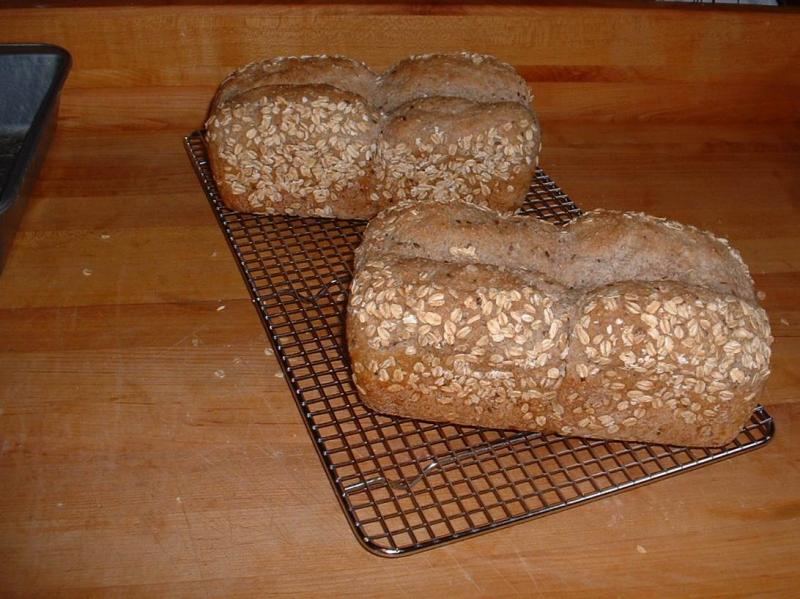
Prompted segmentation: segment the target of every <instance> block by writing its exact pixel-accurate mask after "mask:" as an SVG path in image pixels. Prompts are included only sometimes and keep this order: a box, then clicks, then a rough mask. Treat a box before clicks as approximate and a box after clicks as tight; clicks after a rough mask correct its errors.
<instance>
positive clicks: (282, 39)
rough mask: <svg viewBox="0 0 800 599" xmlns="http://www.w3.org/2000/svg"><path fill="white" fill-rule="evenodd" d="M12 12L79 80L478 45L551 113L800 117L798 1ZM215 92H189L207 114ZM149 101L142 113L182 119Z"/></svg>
mask: <svg viewBox="0 0 800 599" xmlns="http://www.w3.org/2000/svg"><path fill="white" fill-rule="evenodd" d="M2 17H3V18H2V20H0V38H1V39H3V40H5V41H31V40H46V41H49V42H51V43H56V44H60V45H62V46H64V47H65V48H67V49H68V50H69V51H70V52H71V53H72V54H73V56H74V57H75V66H74V69H73V72H72V74H71V76H70V80H69V88H70V89H83V90H94V89H97V88H125V89H127V88H131V87H133V88H136V87H151V86H165V87H172V86H188V87H195V86H198V87H208V86H214V85H216V84H217V82H218V81H219V80H220V79H221V78H222V77H223V76H225V75H226V74H227V73H229V72H230V71H231V70H233V69H234V68H236V67H238V66H240V65H241V64H244V63H246V62H249V61H251V60H255V59H259V58H263V57H266V56H274V55H285V54H315V53H340V54H346V55H349V56H353V57H355V58H360V59H362V60H365V61H366V62H367V63H368V64H370V65H371V66H373V67H374V68H376V69H383V68H385V67H386V66H388V65H389V64H391V63H392V62H394V61H395V60H397V59H398V58H401V57H403V56H406V55H408V54H411V53H416V52H423V51H425V52H427V51H455V50H462V49H465V48H466V49H471V50H474V51H478V52H490V53H494V54H496V55H498V56H499V57H501V58H502V59H504V60H506V61H508V62H510V63H512V64H514V65H515V66H517V67H518V68H520V70H521V71H522V72H523V74H524V75H525V76H526V77H527V78H528V80H529V81H530V82H531V85H532V86H533V88H534V91H535V93H536V95H537V103H538V106H539V110H540V112H541V115H542V117H543V118H548V119H555V118H564V119H570V120H575V119H589V120H611V121H616V120H632V119H633V120H637V121H640V120H645V121H660V122H674V121H688V120H694V121H698V122H705V123H707V122H710V121H714V122H730V121H746V122H750V121H771V122H775V121H785V120H792V119H797V117H798V110H797V103H796V101H795V99H796V98H797V96H798V88H800V74H799V73H798V69H797V68H796V64H797V63H798V60H800V39H798V36H797V35H796V32H797V28H798V23H800V12H798V11H792V10H789V11H782V12H780V14H779V16H778V14H776V13H775V12H774V11H719V10H716V11H698V10H691V9H689V8H671V9H653V8H652V7H643V8H638V9H637V8H631V7H627V8H612V7H576V6H559V5H554V6H519V5H465V6H455V5H450V6H447V7H445V8H443V9H440V10H437V9H436V8H435V7H430V6H426V5H366V6H365V5H363V4H355V5H346V4H344V5H342V4H336V5H324V4H323V5H317V6H312V7H307V6H292V5H280V4H273V5H267V6H242V5H236V6H224V7H222V6H220V7H213V6H211V7H209V6H160V7H116V8H113V7H112V8H95V7H83V8H58V9H55V8H54V9H49V10H47V11H42V10H40V9H7V10H3V11H2ZM576 42H579V43H576ZM206 93H207V92H205V91H204V92H201V95H200V96H199V99H200V100H201V101H199V102H196V101H193V102H189V101H188V99H187V102H186V104H191V106H192V107H193V108H192V109H191V110H193V111H195V112H192V113H191V115H189V114H186V116H187V117H189V116H191V118H192V119H193V122H194V123H197V122H198V119H197V116H198V115H199V114H201V113H202V110H201V108H202V109H204V107H205V104H206V102H207V99H206V98H207V95H206ZM91 95H92V93H91V92H89V98H91ZM123 98H124V96H123ZM128 106H135V104H133V103H129V104H128ZM148 108H149V107H147V106H142V107H141V110H140V111H139V112H138V113H137V114H138V117H137V118H138V119H140V120H145V119H148V118H155V119H157V120H163V119H165V118H167V119H169V118H174V117H176V116H178V115H175V114H172V113H171V111H172V110H174V108H166V109H165V110H161V109H160V108H159V106H153V107H152V110H148ZM186 110H190V109H189V108H188V107H186V106H184V107H183V109H182V113H181V114H184V113H185V111H186ZM198 110H200V112H199V113H198V112H196V111H198ZM95 115H96V112H91V111H87V112H86V113H81V116H82V118H84V119H87V120H90V119H91V118H92V117H93V116H95ZM173 122H174V121H173ZM176 124H177V122H176ZM181 124H183V122H181Z"/></svg>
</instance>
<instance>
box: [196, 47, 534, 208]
mask: <svg viewBox="0 0 800 599" xmlns="http://www.w3.org/2000/svg"><path fill="white" fill-rule="evenodd" d="M361 121H363V122H361ZM206 129H207V137H206V139H207V142H208V149H209V156H210V162H211V167H212V172H213V173H214V178H215V180H216V182H217V185H218V187H219V189H220V195H221V197H222V199H223V201H224V202H225V203H226V204H227V205H228V206H229V207H231V208H233V209H235V210H239V211H244V212H259V213H267V214H274V213H283V214H295V215H301V216H327V217H340V218H371V217H372V216H374V215H375V214H377V213H378V212H379V211H380V210H382V209H384V208H386V207H387V206H390V205H392V204H393V203H396V202H397V201H400V200H402V199H405V198H414V199H417V200H420V201H423V200H427V199H440V200H441V199H453V198H461V199H464V200H466V201H469V202H474V203H476V204H479V205H485V206H489V207H491V208H493V209H496V210H499V211H501V212H512V211H514V210H516V209H517V208H519V207H520V206H521V205H522V202H523V200H524V197H525V194H526V192H527V190H528V187H529V186H530V183H531V181H532V179H533V176H534V171H535V169H536V166H537V164H538V153H539V150H540V147H541V142H540V133H539V125H538V122H537V120H536V117H535V115H534V113H533V110H532V108H531V96H530V91H529V90H528V87H527V85H526V84H525V81H524V80H523V79H522V78H521V77H520V76H519V75H518V74H517V73H516V71H514V69H513V68H512V67H510V66H509V65H506V64H504V63H501V62H500V61H498V60H497V59H495V58H492V57H488V56H483V55H478V54H470V53H459V54H448V55H438V54H434V55H424V56H418V57H412V58H410V59H407V60H404V61H401V62H400V63H398V64H397V65H396V66H395V67H393V68H392V69H390V70H389V71H387V73H386V74H385V75H384V76H382V77H377V76H375V75H374V74H373V73H372V72H371V71H370V70H369V69H368V68H367V67H366V66H365V65H364V64H362V63H359V62H357V61H353V60H350V59H347V58H343V57H338V56H334V57H331V56H305V57H288V58H276V59H270V60H266V61H262V62H258V63H253V64H251V65H247V66H245V67H243V68H241V69H239V70H238V71H236V72H234V73H233V74H231V75H230V76H229V77H228V78H226V79H225V80H224V81H223V82H222V84H221V85H220V88H219V90H218V91H217V94H216V96H215V98H214V100H213V101H212V103H211V109H210V111H209V116H208V119H207V122H206ZM323 171H324V172H323ZM309 173H310V174H309Z"/></svg>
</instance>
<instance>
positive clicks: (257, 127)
mask: <svg viewBox="0 0 800 599" xmlns="http://www.w3.org/2000/svg"><path fill="white" fill-rule="evenodd" d="M379 121H380V117H379V115H378V114H377V113H376V112H375V110H374V109H373V108H372V107H371V106H370V105H369V104H368V103H367V102H366V101H365V100H364V99H363V98H362V97H361V96H359V95H357V94H353V93H351V92H346V91H342V90H340V89H337V88H335V87H332V86H330V85H324V84H314V85H268V86H264V87H259V88H255V89H251V90H249V91H246V92H243V93H241V94H239V95H238V96H235V97H233V98H231V99H229V100H227V101H225V102H224V103H223V104H221V105H220V107H219V108H218V109H217V110H216V111H214V114H213V116H212V117H211V118H209V120H208V122H207V123H206V131H207V138H206V139H207V142H208V154H209V159H210V161H211V168H212V172H213V173H214V177H215V179H216V182H217V187H218V188H219V190H220V194H221V196H222V198H223V199H224V201H225V203H226V204H227V205H228V206H229V207H230V208H233V209H234V210H239V211H242V212H260V213H265V214H275V213H280V214H292V215H299V216H324V217H333V216H336V217H340V218H369V217H370V216H372V215H373V214H375V211H376V207H375V206H373V205H371V201H370V199H369V193H368V190H369V189H370V188H371V187H372V186H373V183H372V178H373V170H372V162H371V160H372V156H373V155H374V153H375V139H376V137H377V131H378V127H379Z"/></svg>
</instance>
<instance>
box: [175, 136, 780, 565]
mask: <svg viewBox="0 0 800 599" xmlns="http://www.w3.org/2000/svg"><path fill="white" fill-rule="evenodd" d="M185 144H186V149H187V151H188V153H189V156H190V157H191V159H192V163H193V165H194V168H195V170H196V171H197V175H198V177H199V179H200V182H201V183H202V186H203V189H204V191H205V193H206V196H207V197H208V200H209V202H210V203H211V206H212V208H213V210H214V214H215V215H216V217H217V220H218V221H219V224H220V227H221V228H222V230H223V232H224V233H225V236H226V238H227V239H228V243H229V244H230V247H231V250H232V251H233V254H234V256H235V258H236V261H237V263H238V265H239V268H240V270H241V273H242V276H243V277H244V279H245V282H246V283H247V287H248V289H249V291H250V295H251V297H252V299H253V303H254V304H255V306H256V309H257V310H258V314H259V316H260V317H261V321H262V322H263V324H264V328H265V329H266V332H267V335H268V337H269V338H270V341H271V342H272V345H273V347H274V348H275V352H276V355H277V357H278V361H279V362H280V365H281V367H282V368H283V371H284V374H285V375H286V379H287V381H288V383H289V388H290V389H291V391H292V394H293V395H294V398H295V400H296V402H297V406H298V408H299V410H300V412H301V414H302V415H303V418H304V420H305V423H306V425H307V427H308V431H309V433H310V435H311V437H312V439H313V440H314V443H315V445H316V448H317V452H318V453H319V456H320V459H321V460H322V463H323V465H324V466H325V469H326V471H327V473H328V477H329V479H330V481H331V484H332V485H333V488H334V491H335V492H336V496H337V498H338V499H339V503H340V504H341V506H342V508H343V510H344V512H345V514H346V515H347V519H348V521H349V523H350V525H351V527H352V529H353V532H354V533H355V534H356V536H357V537H358V539H359V541H360V542H361V543H362V544H363V545H364V547H366V548H367V549H368V550H369V551H371V552H373V553H376V554H378V555H382V556H399V555H408V554H410V553H412V552H415V551H419V550H423V549H428V548H430V547H434V546H436V545H441V544H443V543H447V542H451V541H455V540H457V539H463V538H466V537H469V536H472V535H476V534H480V533H484V532H487V531H490V530H494V529H496V528H500V527H503V526H508V525H510V524H514V523H517V522H522V521H524V520H529V519H531V518H535V517H537V516H541V515H544V514H548V513H551V512H554V511H557V510H561V509H564V508H567V507H571V506H574V505H578V504H580V503H585V502H587V501H589V500H592V499H597V498H599V497H603V496H605V495H609V494H611V493H615V492H618V491H622V490H625V489H629V488H632V487H635V486H638V485H642V484H645V483H648V482H652V481H654V480H658V479H660V478H664V477H666V476H669V475H672V474H677V473H679V472H685V471H687V470H691V469H694V468H697V467H699V466H703V465H705V464H709V463H711V462H716V461H719V460H721V459H724V458H729V457H731V456H734V455H737V454H739V453H742V452H744V451H748V450H751V449H754V448H756V447H759V446H761V445H763V444H765V443H766V442H768V441H769V440H770V439H771V438H772V435H773V432H774V424H773V421H772V418H771V416H770V415H769V414H767V412H766V411H765V410H764V409H763V408H761V407H759V408H758V409H757V410H756V411H755V413H754V414H753V417H752V419H751V421H750V422H749V424H748V425H747V426H746V427H745V428H744V429H743V430H742V432H741V434H740V435H739V436H738V438H737V439H736V440H735V441H734V442H732V443H731V444H730V445H728V446H726V447H723V448H715V449H696V448H684V447H668V446H661V445H644V444H640V443H628V442H614V441H597V440H588V439H579V438H569V437H559V436H557V435H541V434H538V433H515V432H509V431H497V430H489V429H479V428H469V427H465V426H457V425H450V424H436V423H430V422H421V421H417V420H410V419H405V418H396V417H390V416H383V415H380V414H377V413H375V412H372V411H371V410H370V409H368V408H366V407H365V406H364V404H362V403H361V401H360V400H359V398H358V395H357V394H356V391H355V388H354V386H353V382H352V379H351V376H350V370H349V366H348V359H347V351H346V347H345V343H344V319H345V308H346V305H347V292H348V288H349V282H350V278H351V267H352V261H353V251H354V250H355V248H356V247H357V246H358V244H359V242H360V241H361V234H362V232H363V230H364V226H365V224H366V223H364V222H363V221H354V220H334V219H322V218H299V217H287V216H259V215H253V214H243V213H238V212H233V211H230V210H228V209H227V208H226V207H225V205H224V204H223V203H222V202H221V201H220V198H219V195H218V192H217V188H216V186H215V184H214V181H213V178H212V176H211V171H210V169H209V165H208V161H207V157H206V147H205V143H204V141H203V136H202V133H201V132H195V133H193V134H191V135H189V136H188V137H186V138H185ZM523 212H524V213H526V214H531V215H535V216H538V217H540V218H544V219H547V220H550V221H553V222H557V223H565V222H567V221H568V220H569V219H571V218H573V217H575V216H577V215H578V214H580V210H579V208H578V207H577V206H576V205H575V204H574V203H573V202H572V201H571V200H570V199H569V198H568V197H567V196H566V195H565V194H564V193H563V192H562V191H561V190H560V189H559V188H558V186H557V185H556V184H555V183H554V182H553V181H552V180H551V179H550V178H549V177H548V176H547V175H546V174H545V173H544V172H543V171H541V170H539V171H538V172H537V174H536V179H535V181H534V182H533V185H532V186H531V190H530V192H529V194H528V197H527V201H526V203H525V208H524V209H523Z"/></svg>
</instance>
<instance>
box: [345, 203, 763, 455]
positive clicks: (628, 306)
mask: <svg viewBox="0 0 800 599" xmlns="http://www.w3.org/2000/svg"><path fill="white" fill-rule="evenodd" d="M422 223H424V226H422ZM645 241H646V242H647V243H644V242H645ZM640 242H641V243H640ZM620 247H623V249H624V248H628V249H630V248H633V249H634V250H635V252H632V253H631V252H627V250H626V251H622V250H620V249H619V248H620ZM679 247H680V248H684V250H682V251H683V252H684V253H683V254H681V255H680V256H677V257H676V255H675V253H674V252H675V251H677V250H676V248H679ZM620 252H622V253H620ZM626 252H627V253H626ZM670 252H672V253H670ZM576 256H584V257H589V258H597V257H600V258H601V262H596V261H593V260H588V259H587V260H576V259H575V257H576ZM608 260H615V262H607V261H608ZM676 260H678V262H679V268H676V267H675V264H674V262H675V261H676ZM706 262H708V264H706ZM712 273H713V274H715V275H716V276H714V277H712V276H711V274H712ZM464 327H467V328H468V329H469V330H467V331H465V330H464ZM347 336H348V344H349V349H350V357H351V362H352V366H353V372H354V376H355V379H356V383H357V388H358V391H359V393H360V394H361V397H362V399H363V400H364V401H365V403H367V404H368V405H370V406H372V407H373V408H374V409H376V410H379V411H385V412H389V413H392V414H398V415H402V416H407V417H414V418H421V419H428V420H436V421H451V422H458V423H462V424H468V425H477V426H488V427H496V428H510V429H518V430H536V431H542V432H556V433H560V434H565V435H578V436H586V437H595V438H607V439H625V440H635V441H644V442H652V443H662V444H675V445H688V446H719V445H724V444H726V443H728V442H729V441H731V440H732V439H733V438H734V437H735V436H736V435H737V434H738V432H739V430H740V429H741V427H742V425H743V424H744V423H745V422H746V421H747V419H748V418H749V417H750V414H751V413H752V411H753V409H754V408H755V405H756V402H757V399H758V395H759V393H760V392H761V390H762V388H763V385H764V382H765V380H766V378H767V376H768V375H769V359H770V345H771V343H772V337H771V333H770V328H769V321H768V319H767V316H766V313H765V312H764V310H763V309H762V308H761V307H760V306H759V305H758V303H757V300H756V297H755V292H754V289H753V284H752V280H751V278H750V275H749V273H748V272H747V268H746V266H745V265H744V263H743V262H742V261H741V257H740V256H739V254H738V252H736V251H735V250H734V249H732V248H731V247H730V246H729V245H728V243H727V242H726V241H725V240H722V239H719V238H717V237H715V236H713V235H711V234H710V233H707V232H704V231H700V230H698V229H696V228H694V227H688V226H685V225H679V224H678V223H675V222H673V221H666V220H664V219H656V218H654V217H650V216H647V215H642V214H637V213H616V212H609V211H597V212H590V213H588V214H586V215H584V216H582V217H579V218H578V219H576V220H575V221H574V222H573V223H571V224H570V225H568V226H566V227H563V228H559V227H556V226H555V225H552V224H550V223H546V222H544V221H541V220H538V219H533V218H529V217H513V216H511V217H509V216H503V215H500V214H498V213H496V212H493V211H491V210H488V209H481V208H479V207H475V206H472V205H469V204H466V203H463V202H450V203H447V204H446V205H445V204H440V205H436V204H434V203H428V204H418V203H417V204H414V203H411V202H406V203H403V204H401V205H399V206H396V207H394V208H391V209H389V210H386V211H385V212H383V213H381V214H380V215H379V216H378V217H377V218H375V219H373V221H372V222H371V223H370V225H369V226H368V228H367V231H366V234H365V238H364V243H363V244H362V246H361V247H359V249H358V250H357V253H356V270H355V278H354V281H353V287H352V290H351V297H350V302H349V305H348V317H347ZM411 373H414V374H415V376H414V377H412V376H411Z"/></svg>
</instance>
